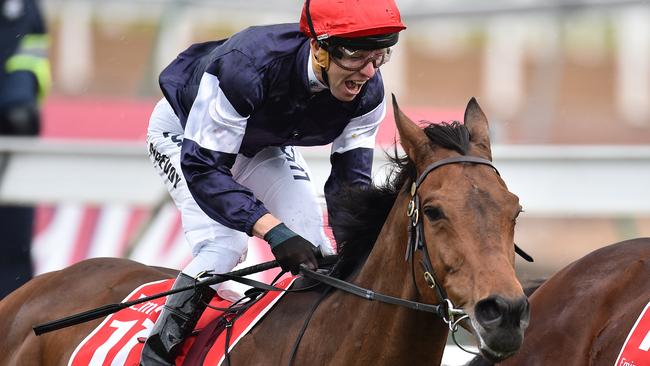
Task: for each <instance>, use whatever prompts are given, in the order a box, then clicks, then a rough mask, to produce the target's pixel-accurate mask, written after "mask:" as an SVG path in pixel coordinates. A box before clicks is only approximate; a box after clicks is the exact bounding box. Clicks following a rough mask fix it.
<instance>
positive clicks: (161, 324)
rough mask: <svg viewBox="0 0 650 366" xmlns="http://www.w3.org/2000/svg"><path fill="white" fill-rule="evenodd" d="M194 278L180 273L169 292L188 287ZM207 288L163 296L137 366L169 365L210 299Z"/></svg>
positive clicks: (210, 291) (172, 363)
mask: <svg viewBox="0 0 650 366" xmlns="http://www.w3.org/2000/svg"><path fill="white" fill-rule="evenodd" d="M194 283H195V279H194V278H192V277H190V276H188V275H186V274H184V273H180V274H179V275H178V277H177V278H176V282H174V286H173V287H172V289H176V288H180V287H186V286H191V285H193V284H194ZM214 294H215V291H214V290H213V289H212V288H210V287H208V286H198V287H197V288H196V289H195V290H194V291H192V290H188V291H182V292H178V293H175V294H172V295H169V296H167V301H165V306H164V307H163V310H162V312H161V313H160V317H159V318H158V320H157V321H156V324H155V325H154V327H153V329H152V330H151V333H150V334H149V337H148V338H147V341H146V342H145V343H144V348H143V349H142V355H141V359H140V365H142V366H154V365H155V366H158V365H165V366H173V365H175V362H174V360H175V358H176V356H177V355H178V352H179V351H180V350H181V347H182V345H183V341H184V340H185V338H186V337H187V336H189V335H190V334H191V333H192V331H193V330H194V326H196V323H197V322H198V321H199V318H200V317H201V314H202V313H203V311H204V310H205V308H206V307H207V304H208V303H209V302H210V300H211V299H212V297H213V296H214Z"/></svg>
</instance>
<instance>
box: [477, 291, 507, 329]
mask: <svg viewBox="0 0 650 366" xmlns="http://www.w3.org/2000/svg"><path fill="white" fill-rule="evenodd" d="M474 313H475V315H476V320H478V321H479V323H481V325H482V326H484V327H489V326H495V325H498V324H499V323H500V321H501V316H502V307H501V306H500V304H499V302H498V301H497V298H496V297H489V298H487V299H484V300H481V301H479V302H478V303H477V304H476V306H475V307H474Z"/></svg>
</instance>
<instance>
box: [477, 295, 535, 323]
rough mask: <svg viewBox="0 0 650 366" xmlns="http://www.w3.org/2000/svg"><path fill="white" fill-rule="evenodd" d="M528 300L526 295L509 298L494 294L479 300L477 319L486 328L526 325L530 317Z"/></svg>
mask: <svg viewBox="0 0 650 366" xmlns="http://www.w3.org/2000/svg"><path fill="white" fill-rule="evenodd" d="M529 312H530V311H529V307H528V300H527V299H526V298H525V297H522V298H518V299H514V300H507V299H505V298H503V297H501V296H492V297H488V298H486V299H483V300H481V301H479V302H478V303H477V304H476V306H475V307H474V313H475V315H476V320H477V321H478V322H479V323H480V324H481V325H482V326H483V327H485V328H493V327H498V326H504V325H505V324H509V325H511V326H515V327H519V326H520V325H521V324H520V323H521V322H523V323H524V327H525V326H526V325H527V323H528V318H529Z"/></svg>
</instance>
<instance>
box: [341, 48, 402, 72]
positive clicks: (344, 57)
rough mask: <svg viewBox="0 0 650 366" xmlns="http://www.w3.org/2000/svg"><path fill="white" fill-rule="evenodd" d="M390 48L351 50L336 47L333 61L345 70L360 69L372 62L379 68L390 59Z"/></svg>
mask: <svg viewBox="0 0 650 366" xmlns="http://www.w3.org/2000/svg"><path fill="white" fill-rule="evenodd" d="M391 52H392V51H391V49H390V48H381V49H378V50H371V51H369V50H349V49H347V48H345V47H343V46H338V47H335V48H334V49H333V50H332V51H331V52H330V54H331V55H332V57H331V58H330V59H331V60H332V62H334V63H335V64H336V65H337V66H339V67H340V68H342V69H343V70H348V71H360V70H361V69H363V68H364V67H366V65H368V64H369V63H371V62H372V66H374V68H375V69H378V68H379V66H381V65H383V64H385V63H386V62H388V61H390V55H391Z"/></svg>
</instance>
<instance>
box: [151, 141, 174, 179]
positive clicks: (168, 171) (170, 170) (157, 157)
mask: <svg viewBox="0 0 650 366" xmlns="http://www.w3.org/2000/svg"><path fill="white" fill-rule="evenodd" d="M149 155H150V156H151V157H152V158H153V160H154V166H155V165H158V167H159V168H160V169H161V170H162V171H163V173H164V174H165V175H166V176H167V179H168V180H169V181H170V182H171V184H173V185H174V188H176V186H177V185H178V183H179V182H180V181H181V173H180V172H178V171H176V168H174V166H173V165H172V162H171V160H169V156H167V155H165V154H163V153H161V152H159V151H158V150H156V148H155V147H154V146H153V144H152V143H149Z"/></svg>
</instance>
